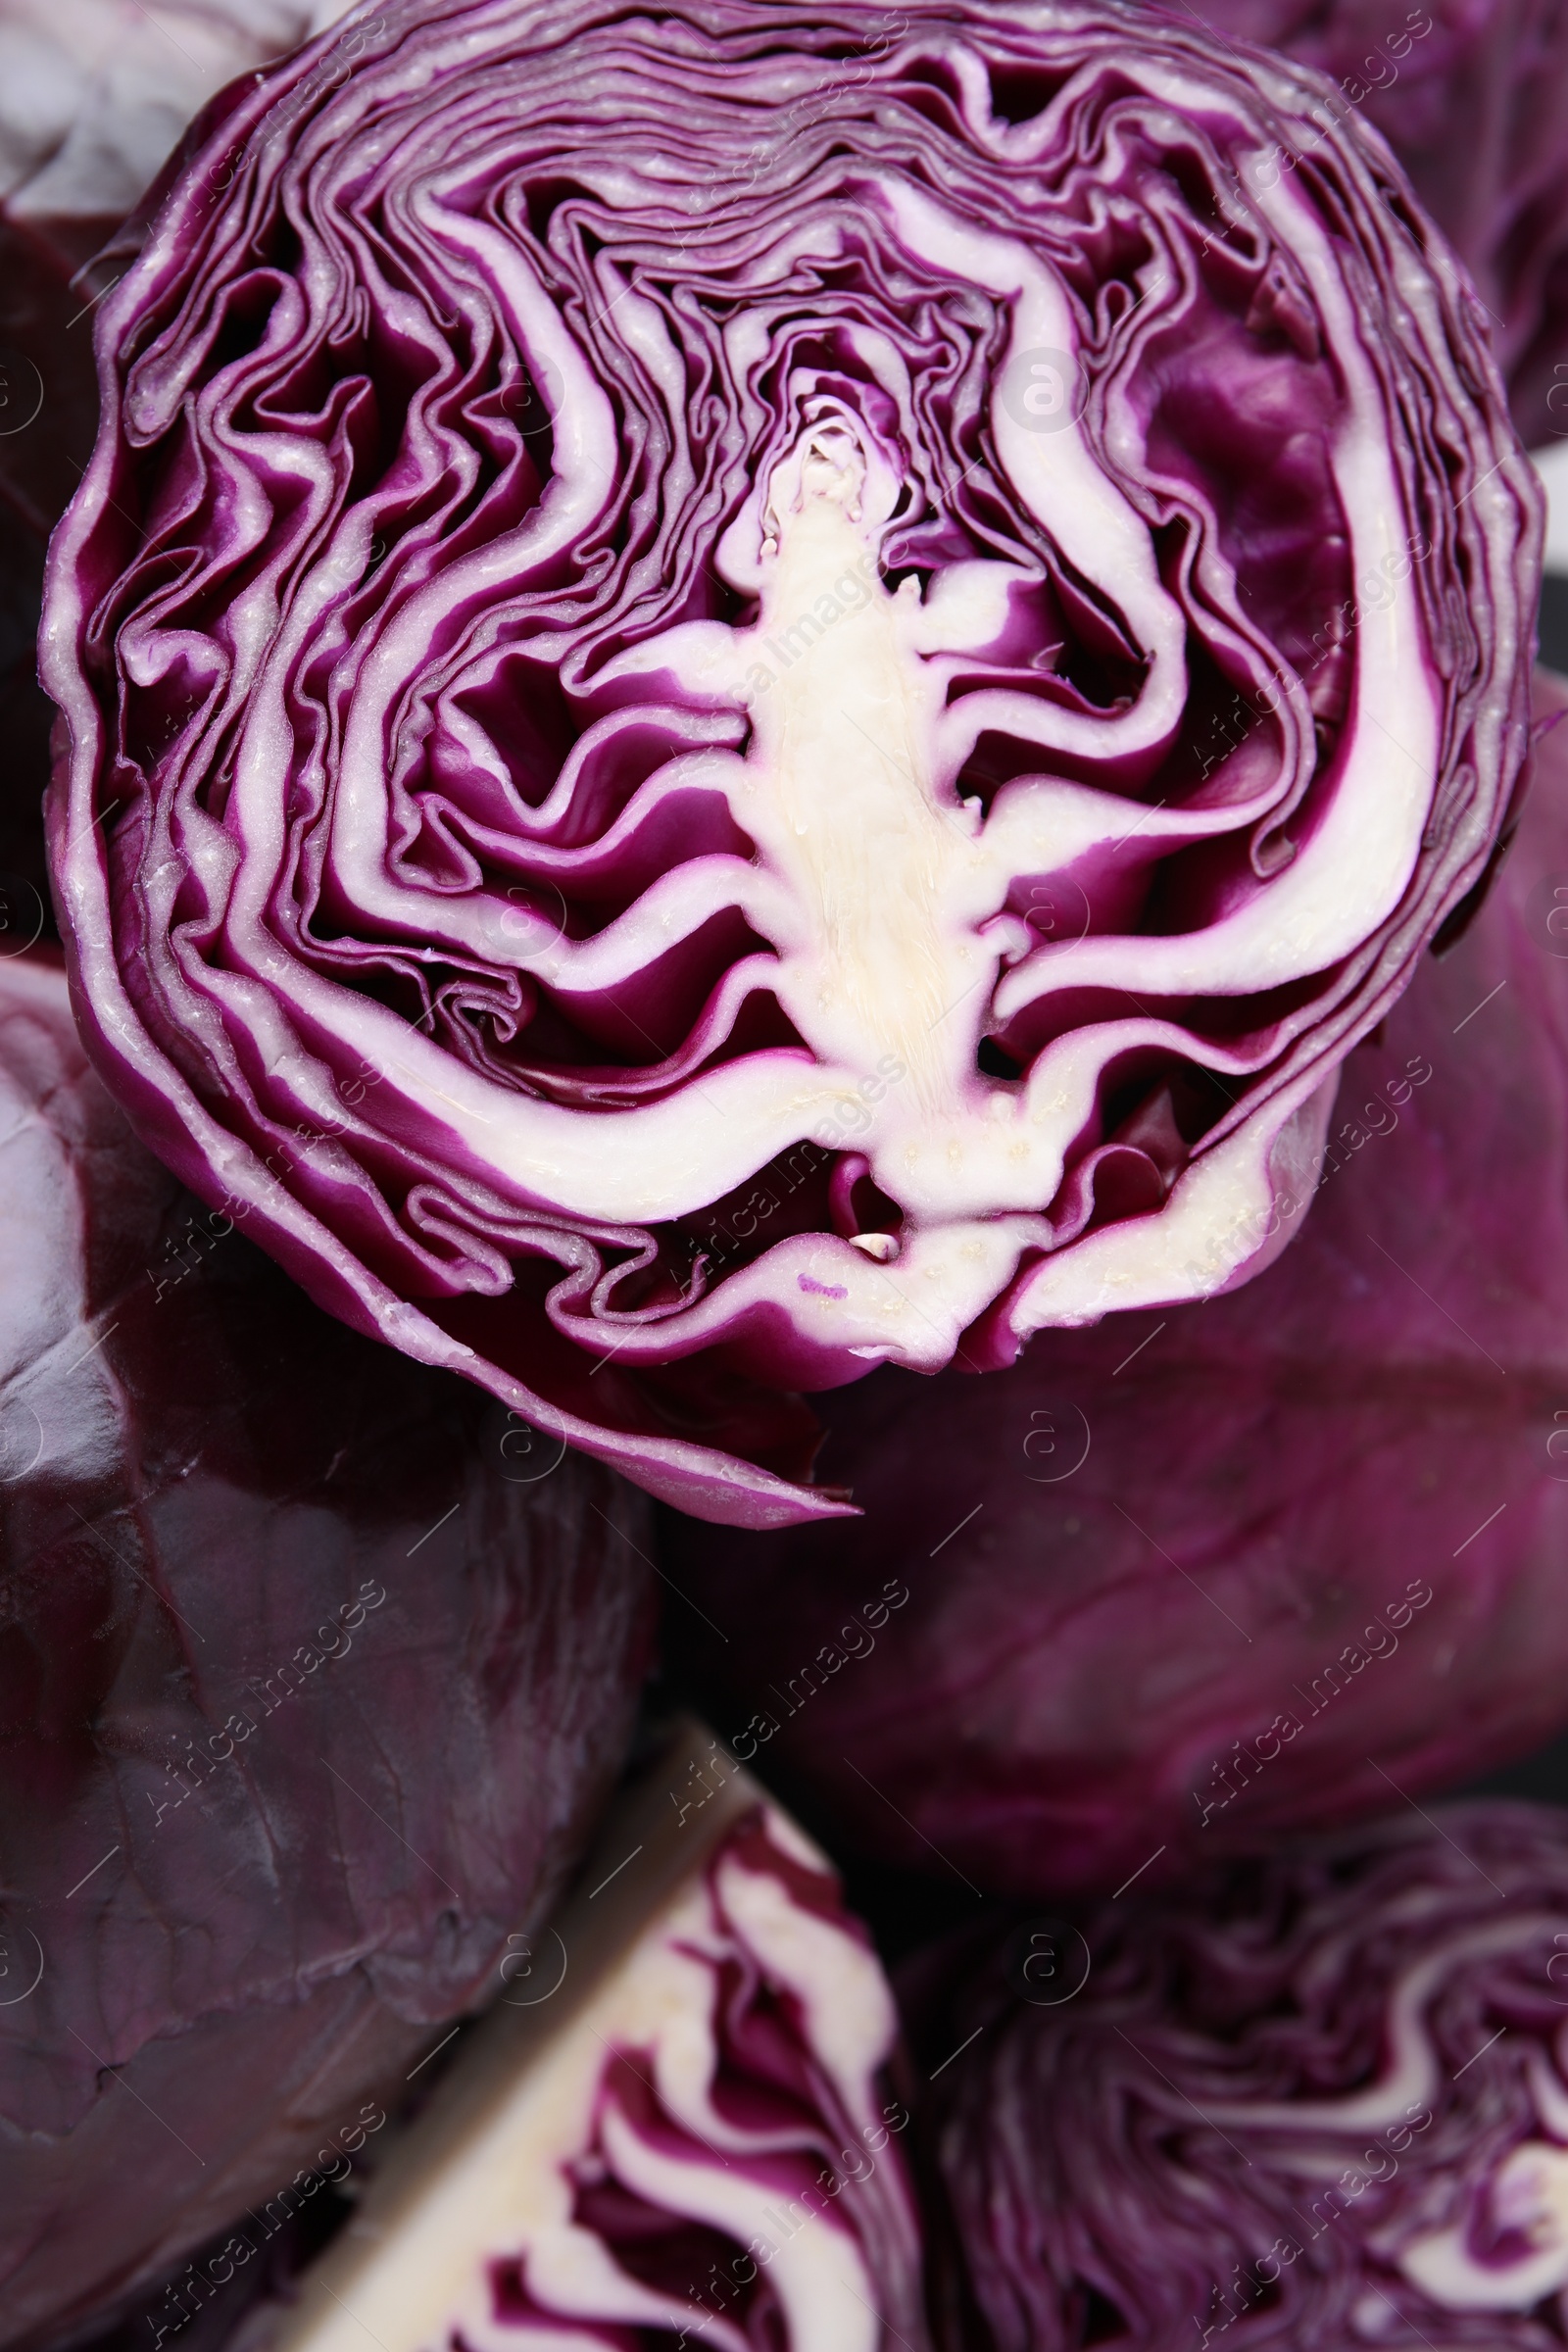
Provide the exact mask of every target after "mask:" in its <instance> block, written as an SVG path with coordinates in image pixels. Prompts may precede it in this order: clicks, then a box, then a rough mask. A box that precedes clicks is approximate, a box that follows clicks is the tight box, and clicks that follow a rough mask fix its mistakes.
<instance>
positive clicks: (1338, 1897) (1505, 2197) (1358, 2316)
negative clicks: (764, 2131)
mask: <svg viewBox="0 0 1568 2352" xmlns="http://www.w3.org/2000/svg"><path fill="white" fill-rule="evenodd" d="M1058 1962H1059V1970H1058V1974H1057V1978H1056V1982H1055V1983H1054V1984H1053V1983H1052V1982H1051V1980H1050V1979H1049V1978H1048V1976H1047V1974H1046V1968H1047V1966H1048V1965H1049V1966H1052V1967H1055V1966H1056V1964H1057V1963H1058ZM1031 1963H1033V1964H1034V1965H1033V1969H1032V1973H1031ZM1086 1967H1087V1970H1088V1976H1087V1982H1086V1983H1084V1984H1083V1986H1082V1989H1081V1990H1079V1991H1078V1992H1077V1994H1076V1996H1075V1997H1069V1998H1067V1999H1065V2000H1063V1999H1061V1998H1060V1997H1059V1995H1060V1993H1061V1991H1062V1990H1063V1989H1065V1988H1066V1987H1067V1985H1069V1984H1070V1983H1071V1982H1073V1981H1078V1980H1081V1979H1082V1977H1083V1972H1084V1970H1085V1968H1086ZM915 1973H916V1976H917V1977H918V1976H923V1979H924V1982H923V1984H922V1985H921V1986H920V1989H919V1992H918V1994H916V1995H914V1999H915V2005H916V2007H917V2008H918V2009H919V2010H920V2012H921V2013H922V2014H923V2016H924V2020H925V2031H926V2038H927V2052H926V2054H927V2059H928V2063H929V2064H931V2065H932V2066H937V2065H939V2064H940V2061H941V2059H942V2058H943V2057H945V2056H948V2055H950V2054H951V2053H952V2051H953V2049H954V2047H955V2045H956V2044H957V2043H959V2042H960V2041H961V2040H962V2038H963V2037H964V2035H966V2034H967V2035H969V2036H970V2037H971V2038H970V2042H969V2046H968V2047H967V2048H966V2049H964V2050H963V2051H962V2053H961V2054H960V2055H959V2056H958V2057H956V2058H955V2059H953V2062H952V2064H951V2066H950V2067H949V2068H947V2069H946V2070H945V2071H943V2072H942V2073H940V2074H939V2075H938V2076H937V2078H936V2080H935V2082H933V2083H932V2086H931V2090H930V2092H929V2094H928V2099H927V2105H926V2111H925V2113H924V2115H923V2117H922V2118H921V2124H922V2128H923V2130H924V2131H925V2134H926V2139H927V2152H928V2154H929V2155H930V2156H931V2157H932V2159H933V2164H934V2169H935V2171H936V2172H937V2174H938V2175H939V2176H940V2179H941V2182H942V2185H943V2188H944V2190H945V2192H946V2199H947V2202H948V2205H949V2207H950V2209H951V2212H952V2215H953V2217H954V2220H955V2222H956V2240H957V2246H958V2249H959V2251H958V2263H957V2275H956V2277H955V2278H953V2279H952V2280H951V2282H950V2286H949V2290H948V2293H947V2295H946V2298H945V2300H946V2304H947V2320H948V2330H947V2333H946V2335H945V2338H944V2340H945V2341H946V2342H948V2343H949V2344H951V2345H952V2346H954V2347H955V2352H956V2348H957V2347H958V2346H960V2345H961V2346H962V2347H963V2352H1068V2347H1077V2346H1079V2345H1083V2344H1086V2343H1115V2344H1117V2345H1121V2346H1125V2347H1126V2352H1192V2348H1193V2346H1194V2345H1195V2344H1203V2345H1206V2344H1210V2343H1214V2342H1223V2343H1225V2344H1226V2345H1227V2346H1234V2347H1236V2348H1237V2352H1254V2348H1256V2352H1262V2348H1263V2347H1264V2346H1267V2347H1269V2352H1347V2348H1348V2347H1349V2346H1352V2345H1353V2346H1357V2347H1359V2346H1376V2345H1400V2346H1403V2345H1417V2344H1425V2345H1427V2346H1429V2347H1431V2352H1468V2348H1469V2347H1485V2352H1552V2348H1553V2347H1554V2346H1556V2345H1557V2344H1559V2343H1560V2342H1561V2341H1562V2337H1563V2331H1564V2328H1565V2327H1568V1982H1565V1978H1568V1820H1565V1817H1564V1815H1563V1814H1562V1813H1561V1812H1560V1811H1558V1810H1557V1809H1556V1808H1554V1807H1553V1808H1547V1807H1545V1806H1535V1805H1523V1804H1517V1805H1515V1804H1497V1803H1493V1804H1474V1805H1452V1806H1445V1807H1444V1808H1443V1809H1442V1810H1441V1812H1440V1813H1437V1814H1434V1815H1431V1816H1429V1817H1418V1815H1417V1814H1416V1813H1415V1812H1414V1811H1408V1810H1407V1811H1401V1812H1399V1813H1397V1814H1396V1816H1395V1817H1394V1819H1393V1820H1392V1821H1387V1822H1384V1823H1382V1824H1380V1825H1379V1826H1378V1827H1377V1828H1375V1829H1371V1830H1365V1831H1363V1832H1361V1833H1360V1834H1359V1836H1358V1838H1356V1839H1355V1840H1353V1841H1341V1842H1338V1843H1332V1842H1330V1841H1328V1840H1324V1841H1322V1842H1321V1843H1319V1844H1317V1845H1315V1846H1312V1847H1309V1848H1306V1849H1305V1850H1303V1851H1300V1852H1298V1853H1295V1854H1290V1855H1287V1856H1285V1857H1283V1858H1281V1859H1278V1860H1274V1861H1268V1862H1258V1863H1254V1864H1250V1865H1245V1866H1242V1867H1241V1868H1239V1869H1237V1870H1236V1871H1235V1872H1234V1873H1233V1874H1232V1875H1230V1876H1229V1877H1226V1876H1224V1875H1223V1874H1220V1873H1216V1872H1205V1873H1203V1874H1202V1875H1201V1877H1200V1878H1199V1879H1197V1880H1196V1881H1195V1882H1194V1883H1193V1884H1192V1885H1191V1886H1190V1887H1187V1888H1184V1889H1183V1891H1182V1892H1181V1894H1179V1895H1175V1894H1173V1895H1167V1896H1162V1897H1158V1898H1152V1899H1142V1898H1141V1897H1140V1896H1139V1894H1138V1893H1137V1891H1136V1890H1135V1891H1134V1892H1133V1893H1132V1894H1130V1895H1127V1896H1124V1897H1123V1898H1122V1899H1121V1900H1120V1901H1119V1902H1116V1903H1104V1904H1102V1905H1101V1906H1100V1907H1099V1908H1098V1909H1096V1910H1095V1911H1094V1912H1093V1913H1092V1914H1090V1915H1088V1916H1086V1917H1085V1918H1084V1919H1083V1921H1082V1923H1081V1925H1079V1926H1077V1927H1076V1928H1075V1927H1074V1926H1073V1925H1072V1924H1071V1923H1068V1922H1060V1923H1057V1925H1056V1928H1055V1930H1054V1931H1053V1930H1052V1929H1051V1928H1050V1927H1046V1926H1041V1925H1031V1924H1030V1923H1028V1922H1025V1923H1023V1924H1022V1925H1021V1927H1020V1928H1019V1930H1018V1931H1017V1933H1016V1934H1015V1935H1014V1936H1011V1937H1009V1938H1005V1939H1003V1940H1001V1941H1000V1943H999V1938H998V1936H997V1934H996V1931H995V1929H992V1930H991V1931H989V1932H988V1934H987V1936H985V1937H984V1938H980V1937H977V1938H975V1939H974V1941H973V1943H972V1945H971V1946H970V1947H969V1949H968V1951H967V1952H965V1951H964V1950H963V1949H962V1948H961V1947H960V1948H957V1949H955V1950H950V1951H948V1952H947V1953H945V1954H942V1955H940V1957H933V1958H928V1959H927V1960H926V1961H925V1962H924V1963H923V1967H922V1969H921V1970H919V1971H917V1972H915ZM944 1978H946V1983H944V1982H943V1980H944ZM911 1990H912V1987H911ZM966 2307H967V2308H966Z"/></svg>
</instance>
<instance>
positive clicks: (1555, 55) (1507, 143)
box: [1167, 0, 1568, 447]
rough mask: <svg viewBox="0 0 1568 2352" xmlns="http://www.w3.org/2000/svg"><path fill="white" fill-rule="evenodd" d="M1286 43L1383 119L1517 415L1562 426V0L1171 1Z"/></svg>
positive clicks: (1566, 179)
mask: <svg viewBox="0 0 1568 2352" xmlns="http://www.w3.org/2000/svg"><path fill="white" fill-rule="evenodd" d="M1167 6H1168V8H1169V11H1170V13H1171V14H1172V15H1173V16H1174V17H1175V18H1176V19H1177V21H1178V22H1179V23H1185V22H1190V21H1191V19H1192V17H1194V16H1197V17H1199V18H1200V19H1201V21H1202V23H1203V24H1205V25H1207V26H1208V27H1209V28H1210V29H1211V30H1212V31H1213V32H1215V33H1216V34H1219V35H1221V36H1222V37H1223V36H1232V37H1234V38H1236V39H1239V40H1246V41H1261V42H1264V43H1266V44H1267V45H1268V46H1269V47H1271V48H1277V49H1285V50H1288V51H1289V52H1290V54H1291V56H1292V57H1295V58H1298V59H1299V60H1300V62H1301V63H1302V64H1303V65H1307V66H1313V67H1315V68H1316V69H1317V70H1318V71H1319V72H1320V73H1326V74H1327V75H1328V77H1329V79H1330V80H1331V81H1332V82H1333V84H1334V85H1335V89H1334V95H1333V97H1332V98H1330V99H1329V100H1328V104H1329V106H1330V108H1331V109H1332V110H1333V111H1335V112H1337V113H1343V112H1345V111H1347V110H1348V109H1350V108H1355V109H1356V110H1358V112H1359V113H1360V115H1361V116H1362V118H1363V119H1364V120H1366V121H1367V122H1370V123H1374V124H1375V125H1376V127H1377V128H1378V129H1379V130H1381V131H1382V133H1383V135H1384V137H1385V138H1386V139H1387V140H1388V142H1389V145H1390V146H1391V147H1392V148H1393V149H1394V152H1395V154H1396V155H1397V157H1398V159H1399V161H1400V163H1401V164H1402V165H1403V166H1404V168H1405V170H1406V172H1409V174H1410V178H1411V180H1412V182H1413V183H1414V186H1415V191H1416V194H1417V195H1418V196H1419V197H1420V199H1421V201H1422V203H1423V204H1424V205H1425V206H1426V208H1427V210H1428V212H1429V213H1430V214H1431V215H1432V218H1433V220H1434V221H1437V223H1438V225H1439V227H1440V228H1442V229H1443V231H1444V232H1445V234H1446V236H1447V237H1448V238H1449V239H1450V240H1451V242H1452V244H1453V246H1454V247H1455V249H1456V251H1457V252H1458V254H1459V256H1460V259H1461V260H1462V261H1463V262H1464V264H1465V266H1466V268H1467V269H1468V270H1469V271H1470V274H1471V277H1472V279H1473V280H1474V283H1475V285H1476V288H1477V291H1478V292H1479V293H1480V296H1481V299H1482V301H1483V302H1484V303H1485V304H1486V306H1487V310H1488V313H1489V315H1490V318H1491V320H1492V331H1493V349H1494V350H1495V353H1496V355H1497V359H1498V361H1499V363H1500V365H1501V367H1502V369H1503V372H1504V373H1505V374H1506V376H1507V378H1508V382H1509V388H1510V391H1511V394H1512V400H1513V414H1514V420H1515V422H1516V423H1517V425H1518V427H1519V431H1520V433H1521V435H1522V436H1523V438H1524V440H1525V441H1526V442H1527V443H1528V444H1529V445H1530V446H1531V447H1534V446H1536V445H1537V444H1538V443H1541V442H1549V441H1551V440H1552V439H1554V438H1558V437H1560V436H1561V435H1562V433H1563V432H1564V431H1565V430H1568V16H1565V15H1564V12H1563V10H1562V8H1561V7H1560V5H1559V0H1432V5H1431V6H1430V7H1427V6H1424V5H1423V6H1411V5H1410V0H1201V7H1198V8H1194V9H1189V8H1188V7H1187V6H1186V5H1185V0H1167Z"/></svg>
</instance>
